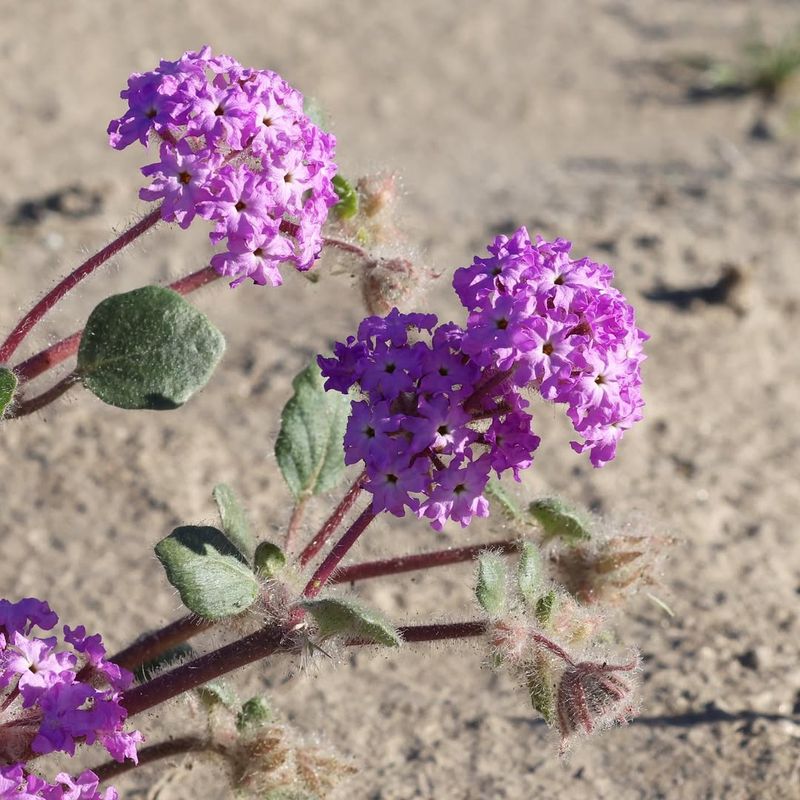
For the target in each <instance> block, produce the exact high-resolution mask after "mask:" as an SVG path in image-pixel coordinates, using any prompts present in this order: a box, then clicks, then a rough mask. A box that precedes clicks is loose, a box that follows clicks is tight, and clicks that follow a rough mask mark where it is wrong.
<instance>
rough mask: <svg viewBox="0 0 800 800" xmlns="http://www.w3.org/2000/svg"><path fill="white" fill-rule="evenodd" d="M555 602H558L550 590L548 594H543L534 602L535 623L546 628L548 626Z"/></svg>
mask: <svg viewBox="0 0 800 800" xmlns="http://www.w3.org/2000/svg"><path fill="white" fill-rule="evenodd" d="M557 601H558V596H557V595H556V593H555V592H554V591H553V590H552V589H551V590H550V591H549V592H547V594H543V595H542V596H541V597H540V598H539V599H538V600H537V601H536V609H535V611H534V614H535V616H536V621H537V622H538V623H539V624H540V625H542V626H547V625H549V624H550V620H551V618H552V616H553V611H554V610H555V607H556V603H557Z"/></svg>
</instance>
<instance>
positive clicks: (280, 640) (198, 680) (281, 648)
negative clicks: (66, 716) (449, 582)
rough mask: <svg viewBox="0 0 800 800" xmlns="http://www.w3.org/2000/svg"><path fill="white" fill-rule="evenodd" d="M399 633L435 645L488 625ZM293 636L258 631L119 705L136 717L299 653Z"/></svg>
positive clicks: (132, 692)
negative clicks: (238, 672)
mask: <svg viewBox="0 0 800 800" xmlns="http://www.w3.org/2000/svg"><path fill="white" fill-rule="evenodd" d="M398 632H399V633H400V636H401V637H402V639H403V641H405V642H432V641H438V640H442V639H462V638H467V637H474V636H481V635H483V634H484V633H486V624H485V623H484V622H480V621H475V622H449V623H442V624H434V625H410V626H406V627H401V628H399V629H398ZM290 633H291V632H290V631H285V630H284V629H282V628H277V629H276V628H265V629H262V630H260V631H256V633H252V634H250V635H249V636H246V637H245V638H243V639H240V640H239V641H236V642H232V643H231V644H229V645H225V647H221V648H220V649H219V650H214V651H213V652H211V653H208V655H205V656H201V657H200V658H198V659H195V660H194V661H190V662H189V663H188V664H183V665H182V666H180V667H176V668H175V669H173V670H171V671H170V672H165V673H164V674H163V675H159V676H158V677H156V678H153V679H152V680H151V681H148V682H147V683H144V684H142V685H141V686H136V687H134V688H133V689H129V690H128V691H127V692H125V693H124V694H123V695H122V697H121V698H120V703H121V705H122V706H123V707H124V708H125V709H127V711H128V716H129V717H134V716H136V715H137V714H141V713H142V712H143V711H147V710H148V709H150V708H153V706H156V705H159V704H160V703H164V702H166V701H167V700H171V699H172V698H173V697H177V696H178V695H180V694H183V692H188V691H189V690H191V689H196V688H197V687H198V686H202V685H203V684H204V683H207V682H208V681H211V680H214V679H215V678H219V677H220V676H221V675H224V674H226V673H227V672H232V671H233V670H235V669H238V668H239V667H243V666H245V665H246V664H250V663H252V662H253V661H259V660H260V659H262V658H266V657H267V656H270V655H272V654H273V653H277V652H284V653H288V652H293V651H295V650H297V648H298V645H297V644H296V643H295V642H294V641H292V639H291V638H288V637H289V636H290ZM348 644H349V645H352V646H361V645H366V644H369V643H368V642H365V641H361V640H352V641H350V642H348Z"/></svg>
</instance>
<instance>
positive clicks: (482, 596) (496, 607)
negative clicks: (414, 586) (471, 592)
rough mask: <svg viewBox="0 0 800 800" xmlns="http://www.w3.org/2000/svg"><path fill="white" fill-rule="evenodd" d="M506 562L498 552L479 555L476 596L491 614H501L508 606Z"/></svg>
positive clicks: (482, 606)
mask: <svg viewBox="0 0 800 800" xmlns="http://www.w3.org/2000/svg"><path fill="white" fill-rule="evenodd" d="M506 580H507V574H506V564H505V561H504V560H503V558H502V556H499V555H497V554H496V553H481V555H480V556H478V579H477V583H476V585H475V597H477V598H478V602H479V603H480V604H481V608H483V610H484V611H485V612H486V613H487V614H490V615H491V616H493V617H494V616H497V615H498V614H500V613H501V612H502V611H503V609H504V608H505V606H506Z"/></svg>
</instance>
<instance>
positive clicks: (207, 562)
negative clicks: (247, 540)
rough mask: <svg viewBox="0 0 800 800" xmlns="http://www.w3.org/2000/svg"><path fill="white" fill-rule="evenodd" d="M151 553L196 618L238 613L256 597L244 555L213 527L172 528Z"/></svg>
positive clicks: (256, 582) (252, 579)
mask: <svg viewBox="0 0 800 800" xmlns="http://www.w3.org/2000/svg"><path fill="white" fill-rule="evenodd" d="M155 551H156V556H158V560H159V561H160V562H161V563H162V565H163V566H164V569H165V570H166V573H167V580H169V582H170V583H171V584H172V585H173V586H174V587H175V588H176V589H177V590H178V593H179V594H180V596H181V600H182V601H183V604H184V605H185V606H186V607H187V608H188V609H189V610H190V611H193V612H194V613H195V614H197V615H198V616H200V617H203V618H205V619H224V618H225V617H231V616H234V615H235V614H240V613H241V612H242V611H244V610H246V609H247V608H249V607H250V606H251V605H252V604H253V602H254V601H255V599H256V597H257V596H258V580H257V579H256V577H255V575H253V573H252V571H251V570H250V567H249V566H248V564H247V561H246V560H245V558H244V556H243V555H242V554H241V553H240V552H239V551H238V550H237V548H236V547H234V545H233V544H231V542H230V541H229V540H228V538H227V537H226V536H225V534H224V533H222V531H219V530H217V529H216V528H211V527H199V526H190V525H185V526H182V527H180V528H176V529H175V530H174V531H173V532H172V533H171V534H170V535H169V536H167V537H166V538H165V539H162V540H161V541H160V542H159V543H158V544H157V545H156V547H155Z"/></svg>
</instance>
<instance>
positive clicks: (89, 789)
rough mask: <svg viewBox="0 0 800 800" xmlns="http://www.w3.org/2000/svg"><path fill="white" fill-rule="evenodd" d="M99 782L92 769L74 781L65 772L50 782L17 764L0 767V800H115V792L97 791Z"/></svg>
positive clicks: (107, 790) (112, 789)
mask: <svg viewBox="0 0 800 800" xmlns="http://www.w3.org/2000/svg"><path fill="white" fill-rule="evenodd" d="M99 784H100V781H99V779H98V777H97V775H95V774H94V772H92V771H91V770H88V769H87V770H86V771H85V772H82V773H81V774H80V775H79V776H78V777H77V778H73V777H72V776H71V775H68V774H67V773H66V772H60V773H59V774H58V775H56V779H55V782H54V783H49V782H48V781H46V780H44V778H40V777H39V776H38V775H33V774H31V773H30V772H27V771H26V770H25V769H24V768H23V767H22V766H21V765H20V764H17V765H15V766H13V767H0V800H117V799H118V797H119V795H118V794H117V792H116V790H115V789H114V788H112V787H109V788H108V789H106V790H105V791H103V792H100V791H98V788H97V787H98V786H99Z"/></svg>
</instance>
